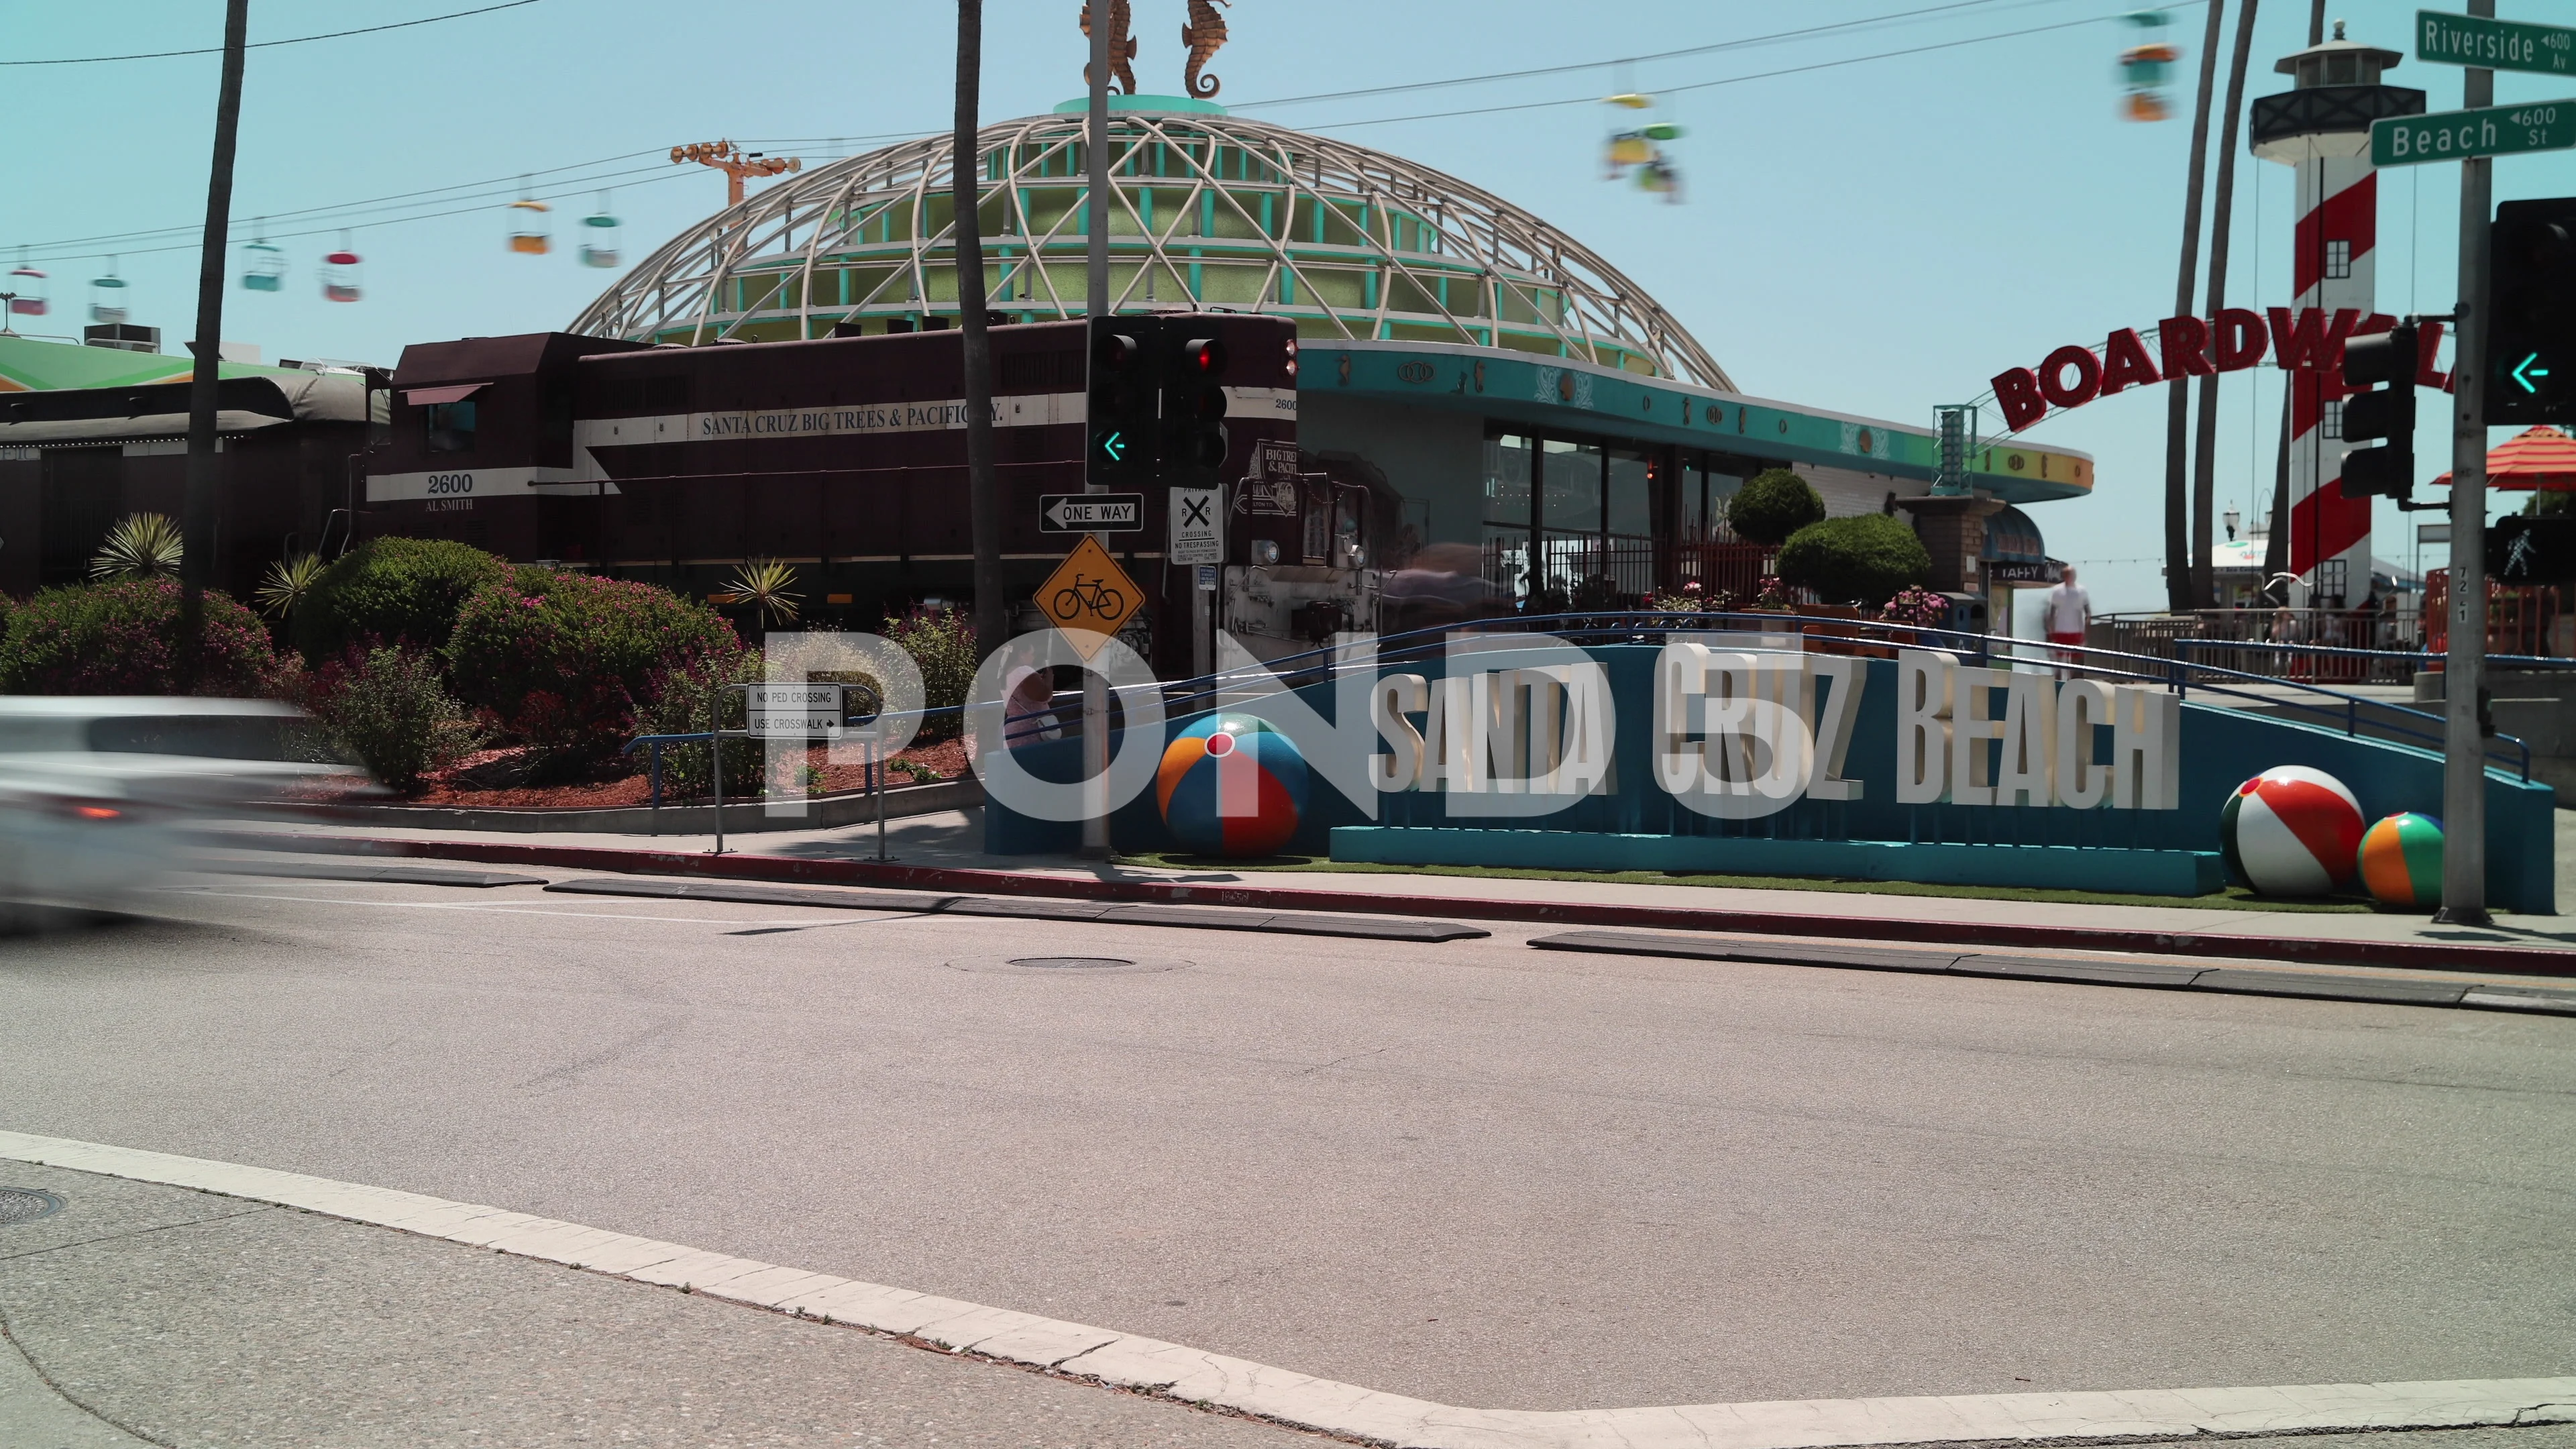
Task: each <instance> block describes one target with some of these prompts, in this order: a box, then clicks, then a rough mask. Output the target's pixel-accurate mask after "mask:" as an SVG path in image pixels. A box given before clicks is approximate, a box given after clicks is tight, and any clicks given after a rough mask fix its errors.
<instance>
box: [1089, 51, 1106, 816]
mask: <svg viewBox="0 0 2576 1449" xmlns="http://www.w3.org/2000/svg"><path fill="white" fill-rule="evenodd" d="M1109 11H1110V7H1109V6H1108V5H1106V4H1099V5H1094V6H1093V7H1092V10H1091V17H1092V19H1091V76H1090V80H1091V107H1090V114H1089V116H1088V118H1087V125H1086V127H1085V129H1086V131H1087V135H1086V136H1085V138H1084V142H1085V144H1084V147H1083V149H1084V151H1085V152H1086V153H1088V154H1087V155H1086V156H1085V157H1084V159H1085V160H1086V161H1087V162H1089V163H1090V172H1091V177H1090V184H1089V187H1088V189H1087V190H1086V192H1085V199H1084V206H1083V210H1084V212H1085V218H1084V219H1085V222H1086V226H1085V242H1086V244H1087V249H1088V250H1087V254H1086V257H1085V261H1086V264H1087V265H1086V270H1085V277H1084V285H1083V310H1084V312H1085V313H1086V314H1087V315H1089V316H1093V317H1106V316H1108V315H1109V313H1110V306H1109V207H1110V193H1109V31H1110V25H1109ZM1092 365H1093V366H1095V367H1096V366H1098V365H1099V364H1098V363H1097V362H1094V363H1093V364H1092ZM1098 395H1099V394H1098V393H1097V392H1096V391H1095V392H1094V393H1093V394H1092V396H1094V397H1097V396H1098ZM1088 466H1089V465H1088V464H1085V467H1086V468H1087V467H1088ZM1085 491H1086V492H1091V493H1100V492H1105V491H1107V490H1105V489H1104V488H1102V487H1101V485H1100V484H1098V483H1090V484H1089V485H1088V486H1087V487H1086V489H1085ZM1091 538H1092V541H1093V542H1095V543H1098V544H1099V545H1100V546H1101V547H1103V548H1106V547H1108V545H1109V538H1108V536H1107V535H1106V534H1100V533H1095V534H1093V535H1091ZM1082 769H1083V776H1084V785H1083V805H1084V809H1083V817H1082V853H1083V854H1084V855H1090V856H1106V855H1107V854H1109V682H1108V680H1106V679H1104V678H1103V677H1102V676H1101V674H1100V671H1098V670H1097V669H1093V670H1088V671H1086V672H1085V673H1084V674H1083V676H1082Z"/></svg>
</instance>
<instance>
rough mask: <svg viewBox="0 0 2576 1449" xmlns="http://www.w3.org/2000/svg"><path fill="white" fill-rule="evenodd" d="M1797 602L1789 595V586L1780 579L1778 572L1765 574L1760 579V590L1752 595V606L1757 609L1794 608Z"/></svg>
mask: <svg viewBox="0 0 2576 1449" xmlns="http://www.w3.org/2000/svg"><path fill="white" fill-rule="evenodd" d="M1797 604H1798V601H1797V600H1796V599H1793V598H1791V597H1790V596H1789V586H1788V585H1787V584H1785V583H1782V582H1781V581H1780V576H1779V575H1778V574H1770V575H1766V576H1765V577H1764V578H1763V580H1762V592H1760V593H1758V594H1756V595H1754V596H1753V607H1755V608H1757V609H1794V608H1796V607H1797Z"/></svg>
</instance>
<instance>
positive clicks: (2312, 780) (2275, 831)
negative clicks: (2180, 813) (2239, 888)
mask: <svg viewBox="0 0 2576 1449" xmlns="http://www.w3.org/2000/svg"><path fill="white" fill-rule="evenodd" d="M2362 823H2363V822H2362V815H2361V802H2360V801H2358V800H2356V799H2354V798H2353V794H2352V792H2351V791H2350V790H2347V789H2345V788H2344V785H2343V782H2342V781H2341V780H2338V779H2336V778H2335V777H2334V776H2332V775H2329V774H2327V773H2326V772H2325V771H2323V770H2311V769H2309V768H2308V767H2307V766H2305V765H2281V766H2278V767H2275V768H2273V769H2269V770H2265V771H2264V772H2263V773H2262V774H2259V775H2257V776H2255V777H2254V778H2253V779H2251V780H2248V781H2246V782H2245V783H2244V784H2242V785H2239V786H2237V787H2236V793H2235V794H2233V795H2230V796H2228V797H2227V807H2226V809H2225V810H2223V811H2222V812H2220V814H2219V817H2218V839H2219V844H2220V846H2221V848H2222V849H2223V850H2225V852H2226V855H2227V864H2228V866H2229V867H2230V868H2231V869H2233V870H2234V871H2235V872H2236V873H2237V874H2238V875H2241V876H2243V877H2244V878H2245V879H2246V880H2247V881H2249V882H2251V883H2252V885H2253V887H2254V889H2256V890H2258V891H2261V892H2262V893H2263V894H2265V895H2267V896H2321V895H2324V894H2325V893H2326V892H2328V891H2331V890H2333V889H2334V888H2335V887H2336V886H2339V885H2342V884H2343V883H2345V882H2346V881H2349V880H2351V879H2352V873H2353V869H2354V857H2355V853H2356V852H2357V851H2359V850H2360V848H2361V828H2362Z"/></svg>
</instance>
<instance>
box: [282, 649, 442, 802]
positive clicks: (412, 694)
mask: <svg viewBox="0 0 2576 1449" xmlns="http://www.w3.org/2000/svg"><path fill="white" fill-rule="evenodd" d="M305 706H306V708H308V709H310V710H312V711H313V717H314V718H315V719H317V720H319V721H321V724H322V727H323V728H324V729H326V730H328V731H330V732H331V737H332V738H333V739H335V740H338V741H339V742H340V744H341V745H342V746H344V747H345V748H346V749H347V750H348V751H349V753H351V754H353V755H355V756H357V757H358V760H359V762H360V763H362V764H364V765H365V766H366V767H367V769H368V770H369V771H370V772H372V773H373V774H374V775H375V777H376V778H377V779H378V780H381V781H383V782H384V783H385V784H387V785H390V786H392V787H393V788H395V789H397V790H411V789H414V788H416V787H417V786H418V785H419V784H420V783H421V781H422V779H423V778H424V777H426V776H428V775H429V774H430V773H432V772H433V771H436V770H442V769H445V768H447V767H448V766H449V765H452V764H455V763H456V762H457V761H458V760H461V759H463V758H464V757H465V756H467V755H469V754H471V753H473V751H474V749H475V747H476V746H478V745H479V744H481V743H482V731H481V730H480V729H479V728H477V727H476V726H475V724H474V723H473V722H472V721H471V720H469V719H467V718H466V715H465V706H464V705H462V704H460V703H458V702H457V700H456V698H455V697H454V696H452V695H450V694H449V693H448V692H447V686H446V683H445V681H444V680H443V679H442V678H441V672H440V665H439V660H438V656H437V655H434V654H430V653H427V652H425V651H422V650H418V649H412V648H406V647H405V646H403V645H400V644H379V645H376V646H375V647H373V648H369V649H352V650H350V651H349V653H348V655H347V656H346V657H345V658H342V659H335V660H332V661H331V662H330V663H328V664H325V665H323V666H322V667H321V668H320V669H319V670H317V671H315V672H314V675H313V677H312V682H311V684H310V685H309V686H308V687H307V689H306V692H305Z"/></svg>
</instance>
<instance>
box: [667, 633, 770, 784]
mask: <svg viewBox="0 0 2576 1449" xmlns="http://www.w3.org/2000/svg"><path fill="white" fill-rule="evenodd" d="M761 670H762V663H761V656H760V651H759V650H756V649H737V650H735V651H734V652H733V653H731V654H725V653H723V652H721V651H718V652H714V653H708V654H702V655H698V656H696V657H694V658H687V659H681V660H678V661H675V662H673V663H671V664H669V665H666V666H664V667H663V668H660V669H657V670H654V671H653V673H652V674H651V675H650V676H649V677H648V678H647V679H646V680H645V682H644V693H643V695H642V697H640V698H639V699H638V700H637V701H636V707H635V733H636V734H639V735H694V734H704V733H705V732H707V731H708V730H710V729H713V728H714V727H715V726H716V725H717V724H719V723H721V724H722V725H723V726H724V727H725V728H726V729H740V728H742V726H743V718H742V705H741V703H740V701H741V699H742V696H741V695H740V694H739V693H736V692H735V691H733V690H730V689H727V688H726V687H725V686H727V685H732V684H757V683H759V682H760V679H761ZM719 711H721V713H719ZM768 755H769V751H768V747H767V746H765V745H764V744H762V743H761V742H760V741H758V740H729V741H727V742H726V744H725V749H724V765H725V772H724V780H725V798H727V799H743V800H748V799H750V798H751V797H752V796H753V795H755V794H757V793H758V792H759V790H760V787H761V770H762V767H763V763H764V762H765V761H766V760H767V759H768ZM711 760H712V755H711V753H710V752H709V750H708V749H707V747H706V746H705V745H664V746H663V747H662V792H663V794H664V795H665V796H666V797H676V798H678V799H683V800H686V799H692V798H695V797H697V796H700V795H705V794H707V793H709V792H708V789H707V784H708V779H709V776H710V774H711V773H712V771H711V770H710V762H711ZM635 762H636V764H637V765H638V766H642V765H643V764H644V763H645V757H644V753H643V752H642V751H640V750H639V751H637V752H636V755H635Z"/></svg>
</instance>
